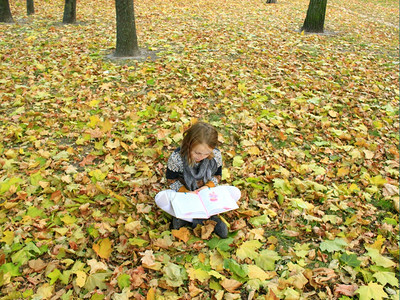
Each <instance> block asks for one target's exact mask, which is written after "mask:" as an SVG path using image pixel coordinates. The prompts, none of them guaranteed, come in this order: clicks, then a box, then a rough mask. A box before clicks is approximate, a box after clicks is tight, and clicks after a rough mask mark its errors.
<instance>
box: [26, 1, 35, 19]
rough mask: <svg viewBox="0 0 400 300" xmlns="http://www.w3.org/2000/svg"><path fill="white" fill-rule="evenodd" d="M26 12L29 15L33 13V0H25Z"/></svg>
mask: <svg viewBox="0 0 400 300" xmlns="http://www.w3.org/2000/svg"><path fill="white" fill-rule="evenodd" d="M26 12H27V14H28V16H29V15H33V14H34V13H35V6H34V4H33V0H26Z"/></svg>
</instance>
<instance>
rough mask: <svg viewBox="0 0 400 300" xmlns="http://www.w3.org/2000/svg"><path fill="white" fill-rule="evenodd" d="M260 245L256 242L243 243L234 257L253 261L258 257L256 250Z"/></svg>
mask: <svg viewBox="0 0 400 300" xmlns="http://www.w3.org/2000/svg"><path fill="white" fill-rule="evenodd" d="M261 246H262V244H261V243H260V242H259V241H257V240H252V241H247V242H244V243H243V244H242V245H240V247H239V248H238V249H237V250H236V255H237V257H239V258H240V259H245V258H251V259H254V258H256V257H257V256H258V253H257V251H256V250H257V249H259V248H260V247H261Z"/></svg>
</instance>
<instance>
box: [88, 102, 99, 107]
mask: <svg viewBox="0 0 400 300" xmlns="http://www.w3.org/2000/svg"><path fill="white" fill-rule="evenodd" d="M99 102H100V100H92V101H90V102H89V106H90V107H95V106H97V104H99Z"/></svg>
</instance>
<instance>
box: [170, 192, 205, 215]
mask: <svg viewBox="0 0 400 300" xmlns="http://www.w3.org/2000/svg"><path fill="white" fill-rule="evenodd" d="M172 207H173V208H174V212H175V214H176V216H177V217H178V218H208V217H209V216H208V214H207V212H206V210H205V208H204V204H203V203H202V201H201V200H200V197H199V195H198V194H192V193H177V194H176V196H175V197H174V199H173V200H172Z"/></svg>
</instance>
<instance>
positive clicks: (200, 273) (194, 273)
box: [187, 268, 211, 282]
mask: <svg viewBox="0 0 400 300" xmlns="http://www.w3.org/2000/svg"><path fill="white" fill-rule="evenodd" d="M187 273H188V275H189V278H190V279H191V280H195V279H197V280H198V281H200V282H204V281H206V280H208V279H210V278H211V276H210V275H209V274H208V272H207V271H204V270H202V269H194V268H189V269H188V270H187Z"/></svg>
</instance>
